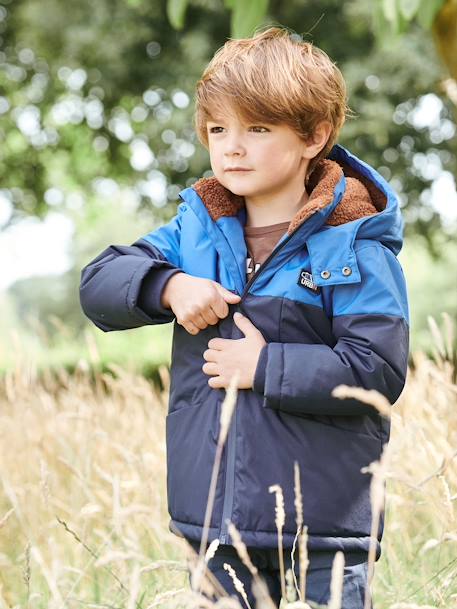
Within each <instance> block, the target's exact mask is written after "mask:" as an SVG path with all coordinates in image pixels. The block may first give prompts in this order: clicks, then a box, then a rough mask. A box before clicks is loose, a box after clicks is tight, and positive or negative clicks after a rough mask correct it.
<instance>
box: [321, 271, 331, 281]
mask: <svg viewBox="0 0 457 609" xmlns="http://www.w3.org/2000/svg"><path fill="white" fill-rule="evenodd" d="M330 275H331V273H330V271H322V273H321V277H322V279H328V278H329V277H330Z"/></svg>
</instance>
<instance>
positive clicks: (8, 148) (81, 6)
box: [0, 0, 457, 369]
mask: <svg viewBox="0 0 457 609" xmlns="http://www.w3.org/2000/svg"><path fill="white" fill-rule="evenodd" d="M391 4H392V3H389V2H375V3H372V2H369V1H368V0H349V1H347V2H344V3H341V2H339V1H336V0H324V1H322V2H303V1H302V0H292V1H290V2H287V3H281V2H279V1H270V2H269V3H266V2H265V3H263V2H253V3H251V5H252V7H253V8H252V10H253V13H252V15H251V16H250V17H249V15H246V10H247V9H246V8H245V12H244V13H243V11H242V6H245V7H246V3H244V4H242V3H240V2H236V1H235V0H230V1H226V2H225V3H224V2H222V1H217V0H194V1H192V2H190V3H186V2H182V1H174V2H165V1H164V0H163V1H155V2H145V1H143V0H99V2H97V3H96V4H94V3H92V2H89V1H88V0H80V1H79V2H78V3H76V4H73V5H71V10H70V9H69V7H68V5H67V4H65V3H62V2H60V1H59V0H40V1H38V0H15V1H14V2H12V1H6V0H2V1H0V39H1V46H0V138H1V141H2V146H1V147H0V177H1V182H0V194H1V195H2V197H3V201H5V200H6V201H9V204H10V208H11V214H10V216H9V218H8V220H7V221H6V222H5V224H4V226H3V230H4V231H7V230H8V228H10V227H11V226H12V225H14V224H16V223H19V222H21V221H23V220H24V219H26V218H27V217H30V216H34V217H39V218H45V216H46V215H47V214H48V213H50V212H52V213H58V214H64V215H65V216H66V217H68V218H70V219H71V220H72V222H73V223H74V227H75V231H74V235H73V238H72V242H71V243H70V253H71V268H70V269H69V270H68V272H67V273H65V274H63V275H61V276H48V277H34V278H30V279H23V280H20V281H17V282H16V283H15V284H14V285H13V286H12V287H11V288H10V289H9V291H8V292H7V293H6V294H4V295H3V296H2V304H3V308H2V310H3V311H5V314H4V318H3V320H2V330H1V331H2V335H3V341H2V345H3V353H2V354H1V359H0V366H1V367H2V368H5V367H7V366H9V365H11V364H12V362H13V361H14V359H15V357H16V356H17V351H16V349H17V347H15V346H14V345H15V344H16V345H17V344H18V343H17V341H20V342H21V344H23V348H24V352H25V353H26V354H27V353H28V354H30V353H35V352H36V354H37V357H39V359H40V362H41V364H42V365H43V366H46V365H48V364H53V365H54V364H56V363H61V362H64V363H66V364H68V365H69V366H74V365H76V364H77V362H78V361H79V360H80V358H81V357H87V356H88V354H87V335H88V334H87V333H90V334H91V335H93V336H94V337H95V340H96V342H97V344H98V345H99V349H100V358H101V360H104V359H106V360H108V359H110V358H112V359H115V360H116V359H118V360H119V361H123V358H124V359H125V354H126V353H128V354H131V355H130V356H129V357H130V359H131V360H132V363H134V364H135V365H140V366H141V367H144V368H145V369H149V367H150V365H151V362H156V361H163V360H166V359H167V358H168V356H169V337H170V331H171V327H170V326H166V327H155V328H151V327H149V328H142V329H139V330H134V331H130V332H128V333H126V332H118V333H109V334H106V335H103V333H101V332H100V331H98V330H96V329H95V328H94V327H92V326H90V325H89V322H87V320H86V319H85V318H84V316H83V314H82V313H81V311H80V308H79V299H78V289H77V288H78V284H79V274H80V269H81V268H82V266H84V265H85V264H86V263H87V262H88V261H89V260H90V259H91V258H93V257H94V256H95V255H96V254H97V253H99V252H100V251H101V250H102V249H104V248H105V247H107V246H108V245H109V244H112V243H131V242H133V241H134V240H135V239H136V238H137V237H138V236H140V235H142V234H145V233H146V232H148V231H150V230H152V229H153V228H154V227H156V226H158V225H159V224H160V223H162V222H165V221H167V220H168V219H169V218H171V217H172V216H173V215H174V213H175V210H176V203H177V194H178V192H179V191H180V190H181V189H183V188H185V187H186V186H190V185H191V184H192V183H193V182H194V181H195V180H196V179H198V178H199V177H200V176H202V175H210V165H209V159H208V154H207V152H206V150H205V149H204V148H203V147H202V146H201V145H200V144H199V142H198V141H197V139H196V136H195V133H194V131H193V129H192V112H193V95H194V87H195V83H196V81H197V79H198V78H199V76H200V74H201V72H202V70H203V69H204V67H205V65H206V63H207V62H208V61H209V59H210V58H211V56H212V54H213V53H214V52H215V51H216V50H217V49H218V48H219V47H220V46H221V45H222V44H223V43H224V41H225V40H226V39H227V38H229V37H230V36H233V35H234V32H235V33H236V32H238V33H239V32H241V29H240V28H242V27H247V25H249V24H252V23H256V22H257V21H258V20H259V19H260V21H258V23H257V25H259V26H261V25H268V24H276V25H278V24H279V25H283V26H286V27H288V28H290V29H291V30H294V31H295V32H297V33H298V34H300V35H302V36H303V38H305V39H307V40H310V41H312V42H314V43H315V44H316V45H317V46H319V47H321V48H322V49H324V50H325V51H326V52H327V53H328V54H329V55H330V57H331V58H332V59H333V60H334V61H336V63H337V64H338V66H339V67H340V69H341V70H342V72H343V74H344V76H345V78H346V81H347V84H348V90H349V105H350V106H351V108H352V110H353V111H354V112H355V114H356V118H355V119H350V120H348V121H347V123H346V125H345V126H344V128H343V131H342V133H341V137H340V140H339V141H340V142H341V143H342V144H343V145H344V146H346V147H348V148H349V149H350V150H351V151H352V152H354V153H355V154H356V155H357V156H359V157H360V158H362V159H364V160H365V161H366V162H368V163H370V164H372V165H373V166H374V167H376V168H377V169H378V170H379V171H380V173H382V175H384V176H385V177H386V179H388V180H389V181H390V182H391V184H392V186H393V187H394V188H395V190H396V191H397V192H398V193H399V195H400V197H401V202H402V207H403V213H404V218H405V221H406V231H405V248H404V250H403V251H402V253H401V254H400V260H401V261H402V263H403V265H404V268H405V274H406V276H407V280H408V284H409V288H410V304H411V321H412V325H411V327H412V348H413V349H416V348H423V349H428V348H429V338H428V331H427V316H428V315H430V314H431V315H434V316H436V317H437V318H438V319H439V317H440V314H441V312H442V311H447V312H448V313H449V314H451V315H452V316H455V315H456V313H457V295H456V293H457V292H456V289H455V288H456V286H455V269H454V268H453V264H454V262H453V261H454V260H455V258H456V256H455V255H456V243H455V241H454V240H453V234H454V231H455V226H447V225H445V224H444V223H443V219H442V218H441V217H440V215H439V214H438V213H437V211H436V210H435V209H434V208H433V207H431V205H430V196H431V186H432V183H433V180H434V179H435V178H436V174H437V173H439V172H440V171H447V172H450V173H451V174H453V175H455V174H456V169H457V160H456V159H457V155H456V145H455V131H456V125H455V107H454V106H453V105H452V103H451V101H450V100H449V99H448V98H447V97H446V95H445V94H444V92H443V88H442V85H441V82H442V80H443V78H445V77H446V76H447V74H446V68H445V66H443V65H442V64H441V63H440V61H439V59H438V57H437V55H436V52H435V49H434V46H433V42H432V39H431V36H430V33H429V31H428V30H427V23H430V22H431V19H432V17H430V15H429V18H427V19H428V21H424V20H425V17H426V16H425V14H424V12H423V7H422V3H419V2H415V3H411V2H410V3H409V13H407V14H406V16H407V17H409V18H408V19H406V17H405V10H406V11H407V10H408V7H407V8H406V9H405V6H406V4H405V3H399V4H397V3H394V6H395V7H397V9H398V10H400V9H402V10H403V13H402V12H401V10H400V13H398V14H400V17H401V15H402V14H403V21H402V22H400V21H398V19H400V18H398V19H397V16H398V15H397V13H395V14H394V13H392V10H391V9H392V6H391ZM413 4H414V6H412V5H413ZM431 4H433V6H434V10H438V8H439V7H438V2H434V3H429V5H430V6H429V9H430V10H431ZM251 5H250V6H251ZM416 5H417V6H416ZM402 7H403V8H402ZM397 9H395V10H397ZM413 9H414V10H413ZM256 11H257V12H256ZM414 11H415V12H414ZM430 14H431V13H430ZM243 15H244V17H243ZM259 15H260V17H259ZM262 15H264V17H262ZM395 15H397V16H395ZM395 20H396V21H395ZM400 25H401V27H400ZM250 27H251V26H250ZM176 28H178V29H176ZM179 28H180V29H179ZM394 34H395V35H394ZM426 95H433V96H436V98H437V99H439V100H441V104H442V106H441V111H440V113H439V119H438V121H435V123H434V124H431V125H430V126H420V127H419V126H418V125H417V122H416V121H415V119H414V112H415V109H416V108H417V106H418V104H420V103H421V100H423V99H424V97H425V96H426ZM138 150H140V151H141V150H142V151H143V152H144V150H147V151H149V152H148V153H147V154H149V162H147V163H145V162H144V160H143V161H142V162H139V161H138V155H137V152H138ZM430 167H432V168H433V167H435V169H436V171H435V172H433V171H430ZM157 184H162V186H161V192H162V194H161V195H159V194H157V191H154V190H153V189H152V186H153V185H157ZM57 318H60V319H62V320H63V323H64V325H65V327H66V330H65V331H62V324H61V323H60V322H59V321H58V320H57ZM36 319H38V320H39V321H38V324H39V325H40V327H41V328H42V329H41V330H38V327H37V322H36V321H33V320H36ZM12 330H13V332H12ZM15 341H16V342H15Z"/></svg>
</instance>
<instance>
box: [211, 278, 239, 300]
mask: <svg viewBox="0 0 457 609" xmlns="http://www.w3.org/2000/svg"><path fill="white" fill-rule="evenodd" d="M217 290H218V292H219V294H220V295H221V296H222V298H223V299H224V300H225V301H226V302H230V303H235V302H238V301H239V300H240V298H241V296H240V295H239V294H234V293H233V292H230V290H227V288H224V286H222V285H221V284H220V283H218V284H217Z"/></svg>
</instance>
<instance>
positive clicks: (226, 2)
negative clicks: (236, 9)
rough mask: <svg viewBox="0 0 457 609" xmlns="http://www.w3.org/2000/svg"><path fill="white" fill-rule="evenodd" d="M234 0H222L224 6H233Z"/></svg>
mask: <svg viewBox="0 0 457 609" xmlns="http://www.w3.org/2000/svg"><path fill="white" fill-rule="evenodd" d="M233 4H234V0H224V6H225V7H226V8H230V9H231V8H233Z"/></svg>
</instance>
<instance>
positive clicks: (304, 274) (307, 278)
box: [297, 269, 321, 294]
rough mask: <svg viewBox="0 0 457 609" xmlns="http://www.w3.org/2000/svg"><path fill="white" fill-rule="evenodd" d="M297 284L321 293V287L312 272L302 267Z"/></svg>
mask: <svg viewBox="0 0 457 609" xmlns="http://www.w3.org/2000/svg"><path fill="white" fill-rule="evenodd" d="M297 284H298V285H300V286H301V287H302V288H308V289H309V290H311V291H312V292H314V293H315V294H320V291H321V289H320V287H319V286H317V285H316V284H315V283H314V281H313V276H312V274H311V273H310V272H309V271H307V270H305V269H302V270H301V271H300V275H299V276H298V281H297Z"/></svg>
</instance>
